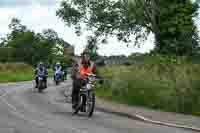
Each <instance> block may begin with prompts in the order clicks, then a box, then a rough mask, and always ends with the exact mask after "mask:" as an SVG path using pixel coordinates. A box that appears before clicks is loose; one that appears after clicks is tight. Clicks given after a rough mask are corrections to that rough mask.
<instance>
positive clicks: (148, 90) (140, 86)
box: [97, 64, 200, 115]
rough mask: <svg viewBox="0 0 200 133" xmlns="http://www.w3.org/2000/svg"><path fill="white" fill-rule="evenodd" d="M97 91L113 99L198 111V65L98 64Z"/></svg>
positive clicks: (199, 76) (175, 110)
mask: <svg viewBox="0 0 200 133" xmlns="http://www.w3.org/2000/svg"><path fill="white" fill-rule="evenodd" d="M98 72H99V74H100V75H101V76H102V77H105V78H106V79H107V80H106V81H105V83H104V85H103V86H97V95H98V96H100V97H102V98H105V99H108V100H112V101H115V102H120V103H125V104H129V105H137V106H145V107H149V108H153V109H159V110H164V111H171V112H180V113H186V114H194V115H200V106H199V105H200V65H197V64H196V65H195V64H183V65H177V64H170V65H169V64H140V65H139V64H137V65H132V66H122V65H112V66H106V67H104V68H101V69H100V70H99V71H98Z"/></svg>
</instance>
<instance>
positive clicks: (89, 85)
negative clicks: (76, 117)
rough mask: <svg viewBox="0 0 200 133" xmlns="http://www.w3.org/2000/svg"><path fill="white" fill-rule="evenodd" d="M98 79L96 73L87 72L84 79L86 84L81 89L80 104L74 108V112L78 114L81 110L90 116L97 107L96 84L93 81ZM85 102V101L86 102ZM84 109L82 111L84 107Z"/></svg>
mask: <svg viewBox="0 0 200 133" xmlns="http://www.w3.org/2000/svg"><path fill="white" fill-rule="evenodd" d="M95 80H97V79H96V75H94V74H87V76H86V77H85V79H84V81H85V84H84V86H83V87H82V88H81V89H80V93H79V101H78V105H77V107H76V108H75V109H73V114H78V112H79V111H81V112H84V113H86V114H87V116H88V117H91V116H92V115H93V112H94V108H95V93H94V90H93V88H94V84H93V82H94V81H95ZM84 102H85V103H84ZM83 108H85V109H84V111H82V109H83Z"/></svg>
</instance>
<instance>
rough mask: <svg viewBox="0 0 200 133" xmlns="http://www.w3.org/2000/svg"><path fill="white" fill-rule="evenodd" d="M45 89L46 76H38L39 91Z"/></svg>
mask: <svg viewBox="0 0 200 133" xmlns="http://www.w3.org/2000/svg"><path fill="white" fill-rule="evenodd" d="M44 89H46V85H45V81H44V76H38V92H39V93H41V92H42V91H43V90H44Z"/></svg>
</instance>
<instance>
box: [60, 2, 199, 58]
mask: <svg viewBox="0 0 200 133" xmlns="http://www.w3.org/2000/svg"><path fill="white" fill-rule="evenodd" d="M194 5H195V4H192V2H191V1H190V0H92V1H88V0H71V1H63V2H62V3H61V6H60V9H59V10H58V11H57V15H58V16H59V17H60V18H61V19H62V20H63V21H64V22H65V23H67V24H68V26H71V25H74V26H75V27H76V28H75V29H76V30H77V31H76V33H80V32H81V31H82V29H83V27H86V29H87V30H90V31H92V32H93V35H94V37H96V38H102V40H104V39H105V38H107V37H108V36H109V35H111V36H113V35H114V36H116V37H117V38H118V39H119V40H120V41H124V42H126V43H129V42H130V41H131V40H132V38H133V36H132V35H134V40H135V44H140V42H141V40H145V39H146V38H147V36H148V35H149V33H154V35H155V40H156V41H155V42H156V43H155V46H156V48H155V50H156V51H157V52H158V53H162V54H175V55H183V54H187V55H189V54H191V53H192V40H191V38H192V36H193V34H194V29H195V26H194V22H193V20H192V17H193V16H194V15H196V12H197V9H198V6H194ZM83 24H84V25H83ZM82 25H83V26H82Z"/></svg>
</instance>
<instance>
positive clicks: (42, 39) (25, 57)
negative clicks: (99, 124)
mask: <svg viewBox="0 0 200 133" xmlns="http://www.w3.org/2000/svg"><path fill="white" fill-rule="evenodd" d="M9 28H10V30H11V32H10V33H9V34H8V35H7V37H5V38H3V41H2V43H1V44H0V45H1V47H6V48H12V49H14V52H13V51H10V53H11V52H12V54H9V55H10V56H13V57H12V58H13V59H12V60H13V61H24V62H27V63H30V64H33V65H35V64H36V63H37V62H39V61H45V62H49V63H51V62H52V61H53V58H56V57H55V56H56V55H57V53H58V52H59V49H57V47H59V46H61V47H62V46H63V45H64V44H65V43H66V42H65V41H64V40H63V39H61V38H59V37H58V34H57V33H56V32H55V31H54V30H53V29H44V30H43V31H42V33H35V32H34V31H32V30H30V29H28V28H27V27H26V26H25V25H22V24H21V21H20V20H19V19H17V18H13V19H12V20H11V23H10V24H9ZM7 51H9V50H7ZM7 55H8V54H7V52H6V53H5V58H7V57H8V56H7ZM61 56H62V55H61ZM2 60H6V59H2Z"/></svg>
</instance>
